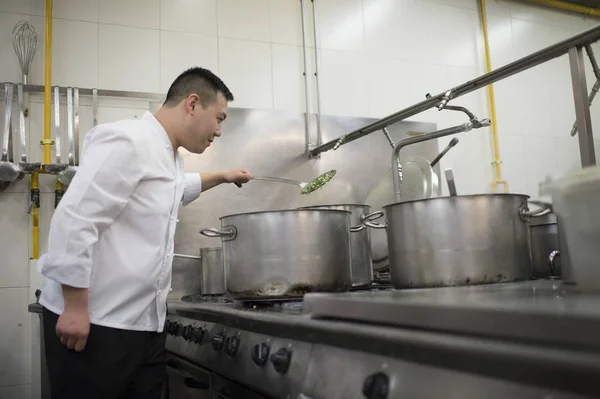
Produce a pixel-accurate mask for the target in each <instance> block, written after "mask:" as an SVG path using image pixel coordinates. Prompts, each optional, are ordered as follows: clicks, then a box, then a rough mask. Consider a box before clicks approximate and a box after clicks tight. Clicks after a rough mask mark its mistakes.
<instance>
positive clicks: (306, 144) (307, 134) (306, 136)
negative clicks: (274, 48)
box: [300, 0, 312, 155]
mask: <svg viewBox="0 0 600 399" xmlns="http://www.w3.org/2000/svg"><path fill="white" fill-rule="evenodd" d="M300 16H301V19H302V56H303V57H304V73H303V75H304V101H305V112H304V148H305V153H306V154H307V155H308V154H309V152H310V150H312V148H311V145H310V119H309V117H308V115H309V113H310V106H309V104H310V102H309V98H308V61H307V60H306V30H305V29H304V1H303V0H300Z"/></svg>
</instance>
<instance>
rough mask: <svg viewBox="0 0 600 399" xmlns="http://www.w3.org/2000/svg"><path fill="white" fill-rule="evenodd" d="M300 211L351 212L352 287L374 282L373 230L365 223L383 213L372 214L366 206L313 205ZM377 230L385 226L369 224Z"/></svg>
mask: <svg viewBox="0 0 600 399" xmlns="http://www.w3.org/2000/svg"><path fill="white" fill-rule="evenodd" d="M300 209H337V210H343V211H348V212H350V223H351V224H352V227H351V228H350V230H351V232H352V234H351V235H350V245H351V248H352V250H351V256H352V286H353V287H364V286H368V285H370V284H371V282H372V281H373V261H372V258H371V231H370V230H371V229H369V228H367V226H366V225H365V223H367V222H370V221H372V220H375V219H377V218H379V217H381V216H383V212H374V213H373V214H371V213H370V211H371V207H370V206H369V205H364V204H333V205H312V206H307V207H303V208H300ZM367 224H368V225H369V226H374V227H375V228H378V226H379V228H385V225H378V224H376V223H367Z"/></svg>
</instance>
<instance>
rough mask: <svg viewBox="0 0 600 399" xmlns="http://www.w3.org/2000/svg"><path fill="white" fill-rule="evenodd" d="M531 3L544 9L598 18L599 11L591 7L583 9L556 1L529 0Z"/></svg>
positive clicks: (599, 15) (582, 7) (583, 7)
mask: <svg viewBox="0 0 600 399" xmlns="http://www.w3.org/2000/svg"><path fill="white" fill-rule="evenodd" d="M529 1H531V2H533V3H538V4H541V5H543V6H546V7H552V8H558V9H561V10H565V11H570V12H576V13H579V14H585V15H592V16H595V17H600V10H598V9H597V8H593V7H585V6H580V5H576V4H573V3H567V2H565V1H558V0H529Z"/></svg>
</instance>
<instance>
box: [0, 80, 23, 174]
mask: <svg viewBox="0 0 600 399" xmlns="http://www.w3.org/2000/svg"><path fill="white" fill-rule="evenodd" d="M12 99H13V85H12V83H5V84H4V100H5V107H4V131H3V137H2V158H0V181H7V182H12V181H15V180H17V179H18V178H19V174H20V173H21V169H19V167H18V166H17V165H15V164H14V163H12V162H9V161H8V140H9V138H10V130H11V116H12Z"/></svg>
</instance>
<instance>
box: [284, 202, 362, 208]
mask: <svg viewBox="0 0 600 399" xmlns="http://www.w3.org/2000/svg"><path fill="white" fill-rule="evenodd" d="M326 206H356V207H368V208H371V205H368V204H353V203H340V204H321V205H309V206H301V207H299V208H296V209H316V208H321V207H326Z"/></svg>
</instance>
